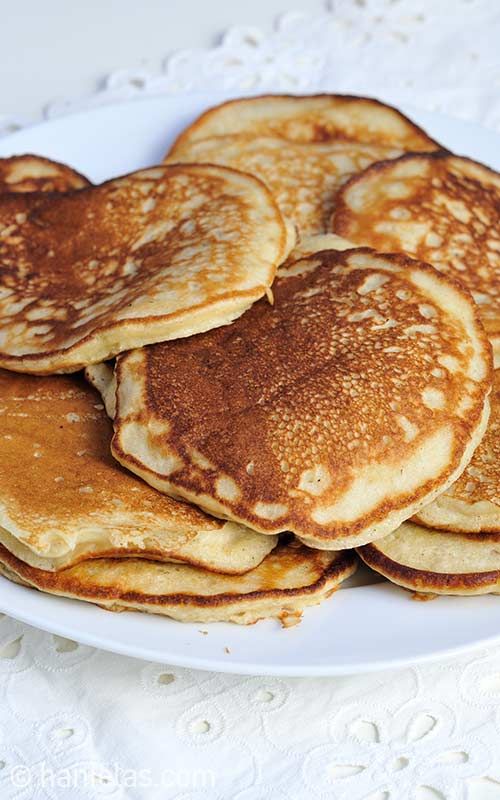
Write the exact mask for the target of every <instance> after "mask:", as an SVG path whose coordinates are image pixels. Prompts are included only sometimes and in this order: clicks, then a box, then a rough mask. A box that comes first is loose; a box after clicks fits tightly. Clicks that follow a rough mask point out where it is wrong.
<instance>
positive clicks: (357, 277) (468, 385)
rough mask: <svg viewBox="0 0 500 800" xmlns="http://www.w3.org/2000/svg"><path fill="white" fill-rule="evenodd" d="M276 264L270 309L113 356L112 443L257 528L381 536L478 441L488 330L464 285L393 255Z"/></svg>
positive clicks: (186, 491) (444, 480)
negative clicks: (115, 408) (115, 412)
mask: <svg viewBox="0 0 500 800" xmlns="http://www.w3.org/2000/svg"><path fill="white" fill-rule="evenodd" d="M279 274H280V277H279V278H278V280H277V281H276V282H275V284H274V286H273V292H274V296H275V303H274V307H270V306H269V304H268V303H267V301H262V302H259V303H257V304H256V305H255V306H254V307H253V308H252V309H251V310H250V311H249V312H248V313H247V314H245V315H244V316H243V317H241V318H240V319H239V320H238V321H237V322H235V323H234V324H233V325H232V326H230V327H227V328H221V329H218V330H217V331H212V332H210V333H207V334H203V335H200V336H195V337H191V338H189V339H186V340H183V341H177V342H175V343H165V344H159V345H155V346H153V347H149V348H146V349H143V350H141V351H138V350H137V351H134V352H131V353H129V354H127V355H125V356H123V357H121V358H120V360H119V363H118V368H117V378H118V392H117V397H118V415H117V418H116V419H115V437H114V440H113V448H114V453H115V455H116V456H117V458H118V459H119V460H120V461H121V462H122V463H124V464H126V465H127V466H129V468H131V469H132V470H133V471H136V472H138V474H140V475H141V476H142V477H144V478H145V479H146V480H148V481H150V482H151V483H152V484H153V485H154V486H156V487H157V488H160V489H161V490H162V491H165V492H167V493H169V494H172V495H174V496H175V495H178V496H183V497H186V498H188V499H190V500H192V501H194V502H196V503H197V504H198V505H200V506H202V507H204V508H206V509H210V511H211V513H215V514H216V515H219V516H227V517H228V518H232V519H236V520H240V521H243V520H244V521H245V522H246V524H248V525H249V526H250V527H253V528H255V529H256V530H261V531H263V532H267V533H271V532H277V531H283V530H292V531H293V532H295V533H296V534H297V535H298V536H300V537H301V538H302V539H303V540H304V541H306V543H308V544H309V543H312V544H314V545H316V546H320V547H321V546H323V547H327V548H329V547H333V548H341V547H342V546H349V545H351V544H352V542H353V541H356V542H358V543H359V542H360V541H361V540H363V539H364V541H367V540H370V538H376V537H377V536H380V535H383V533H384V531H387V527H388V526H389V529H391V528H390V526H391V525H392V526H393V527H396V525H397V524H399V523H398V522H397V521H396V523H395V522H394V521H395V520H397V519H399V520H400V521H401V518H405V517H404V515H405V514H406V516H410V514H411V513H413V512H412V511H411V510H410V509H411V507H412V506H418V505H419V504H420V505H421V504H422V503H423V502H424V501H425V498H426V497H429V496H430V495H432V494H433V493H434V494H435V493H437V492H438V491H440V489H444V488H446V485H449V483H450V482H451V480H452V479H453V476H455V477H456V475H457V470H459V471H460V470H461V469H463V466H465V464H464V463H463V459H464V457H467V458H470V455H471V454H472V453H471V448H473V447H474V446H475V445H477V443H478V440H479V438H480V436H481V435H482V432H483V430H484V424H485V415H484V405H485V396H486V394H487V392H488V391H489V388H490V380H491V378H490V353H489V346H488V343H487V341H486V338H485V336H484V332H483V331H482V329H481V328H480V326H479V324H478V322H477V319H476V312H475V308H474V306H473V304H472V303H471V301H470V298H468V296H467V295H466V294H465V293H464V292H463V291H462V290H460V289H459V288H458V287H456V286H455V285H453V284H450V283H449V282H448V281H446V280H445V279H444V278H443V276H440V275H439V273H437V272H436V271H435V270H433V269H432V268H431V267H426V266H424V265H421V264H419V263H417V262H414V261H412V260H410V259H406V258H404V257H402V256H388V257H387V256H378V255H377V254H375V253H372V252H371V251H369V250H362V249H361V250H347V251H344V252H342V253H338V252H334V251H328V252H322V253H319V254H315V255H313V256H311V257H310V258H309V259H305V260H303V261H300V262H296V263H295V264H293V263H292V264H289V265H288V266H287V268H284V269H283V268H282V269H280V273H279ZM469 336H470V337H471V338H470V340H469V339H468V337H469ZM428 502H430V500H428ZM415 510H417V509H416V508H415ZM346 543H347V545H346Z"/></svg>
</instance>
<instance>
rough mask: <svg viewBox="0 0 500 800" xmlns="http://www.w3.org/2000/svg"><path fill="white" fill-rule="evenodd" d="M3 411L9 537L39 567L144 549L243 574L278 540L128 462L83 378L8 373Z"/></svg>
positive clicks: (3, 495) (1, 480)
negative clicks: (143, 477)
mask: <svg viewBox="0 0 500 800" xmlns="http://www.w3.org/2000/svg"><path fill="white" fill-rule="evenodd" d="M0 411H1V413H0V445H1V458H0V526H1V527H0V542H1V543H2V544H4V545H5V546H6V547H7V548H8V549H9V550H11V551H12V552H13V553H15V554H16V556H18V557H19V558H20V559H22V560H23V561H26V562H28V563H29V564H31V565H32V566H35V567H40V568H41V569H46V570H57V569H61V568H62V567H64V566H67V565H69V564H73V563H75V562H77V561H80V560H82V559H88V558H96V557H100V556H140V557H144V558H149V559H158V560H160V561H170V560H174V561H186V562H188V563H192V564H197V565H201V566H203V567H206V568H208V569H214V570H217V571H220V572H228V573H240V572H244V571H245V570H248V569H251V568H252V567H254V566H256V565H257V564H258V563H259V562H260V561H261V560H262V559H263V558H264V557H265V556H266V555H267V554H268V553H269V551H270V550H271V549H272V547H274V545H275V544H276V539H274V540H271V541H270V540H269V538H268V537H267V536H262V535H261V534H258V533H254V532H253V531H249V530H247V529H246V528H243V527H242V526H240V525H235V524H234V523H228V524H224V523H223V522H221V521H220V520H217V519H214V518H213V517H209V516H207V515H206V514H203V513H202V512H201V511H199V510H198V509H196V508H193V507H192V506H189V505H187V504H185V503H179V502H177V501H175V500H171V499H170V498H168V497H165V496H164V495H162V494H160V493H159V492H157V491H155V490H154V489H151V487H150V486H148V485H147V484H145V483H144V482H143V481H139V480H137V479H136V478H135V477H134V476H133V475H131V474H130V473H128V472H126V471H125V470H124V469H122V468H121V467H120V466H119V464H117V462H116V461H115V460H114V459H113V457H112V456H111V453H110V440H111V435H112V426H111V423H110V421H109V420H108V418H107V416H106V413H105V411H104V408H103V405H102V403H101V398H100V397H99V396H98V395H97V393H96V392H95V391H94V390H93V389H92V388H91V387H90V386H88V385H87V384H86V383H85V382H84V381H83V380H82V379H81V378H77V377H74V376H68V377H62V376H50V377H44V378H37V377H33V376H26V375H16V374H14V373H9V372H6V371H4V370H0Z"/></svg>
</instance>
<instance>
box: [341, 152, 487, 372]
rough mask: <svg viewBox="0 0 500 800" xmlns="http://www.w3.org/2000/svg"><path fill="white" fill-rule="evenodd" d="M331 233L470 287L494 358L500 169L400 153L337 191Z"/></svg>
mask: <svg viewBox="0 0 500 800" xmlns="http://www.w3.org/2000/svg"><path fill="white" fill-rule="evenodd" d="M332 228H333V230H334V232H335V233H338V234H340V235H341V236H346V237H347V238H348V239H352V241H354V242H357V243H358V244H364V245H369V246H370V247H375V248H376V249H377V250H381V251H384V252H385V251H391V252H394V251H403V252H405V253H408V254H409V255H411V256H415V257H416V258H419V259H421V260H422V261H427V262H429V263H430V264H433V265H434V266H435V267H437V269H439V270H441V271H443V272H445V273H447V274H448V275H451V276H452V277H454V278H457V279H458V280H459V281H460V282H461V283H462V284H464V286H466V287H467V289H469V290H470V291H471V293H472V296H473V297H474V300H475V301H476V303H477V304H478V306H479V309H480V313H481V319H482V321H483V324H484V326H485V328H486V331H487V333H488V335H489V337H490V339H491V340H492V343H493V347H494V351H495V354H496V357H497V358H500V174H499V173H498V172H494V170H492V169H489V168H488V167H485V166H484V165H483V164H478V163H476V162H475V161H471V160H470V159H468V158H460V157H457V156H452V155H447V154H446V153H434V154H432V153H431V154H418V155H405V156H402V157H401V158H399V159H398V160H396V161H391V162H385V163H380V164H376V165H374V166H372V167H369V168H368V169H367V170H366V171H365V172H363V173H361V174H360V175H358V176H356V177H354V178H353V179H352V180H351V181H350V182H349V183H347V184H346V185H345V186H344V188H343V189H342V190H341V192H340V193H339V195H338V197H337V203H336V210H335V214H334V217H333V221H332Z"/></svg>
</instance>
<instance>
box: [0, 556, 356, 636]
mask: <svg viewBox="0 0 500 800" xmlns="http://www.w3.org/2000/svg"><path fill="white" fill-rule="evenodd" d="M356 566H357V561H356V556H355V554H354V553H353V552H352V551H346V552H343V553H326V552H319V551H314V550H310V549H309V548H307V547H304V546H301V545H298V544H297V543H296V542H289V543H282V544H280V545H278V547H277V548H276V550H275V551H273V552H272V553H270V554H269V555H268V556H267V558H265V559H264V561H263V562H262V563H261V564H260V565H259V566H258V567H255V569H252V570H251V571H250V572H247V573H246V574H245V575H241V576H229V575H218V574H216V573H214V572H208V571H206V570H203V569H198V568H196V567H191V566H188V565H185V564H182V565H181V564H159V563H155V562H152V561H147V560H145V559H134V558H127V559H95V560H93V561H85V562H82V563H80V564H77V565H76V566H74V567H71V568H70V569H65V570H62V571H60V572H45V571H43V570H40V569H35V568H34V567H30V566H28V565H27V564H25V563H24V562H22V561H20V560H19V559H17V558H16V557H15V556H13V555H12V554H11V553H10V552H9V551H8V550H7V549H6V548H5V547H2V546H1V545H0V571H3V574H4V575H5V577H7V578H9V579H10V580H13V581H15V582H17V583H23V584H27V585H29V586H33V587H35V588H37V589H40V590H41V591H43V592H48V593H49V594H57V595H63V596H65V597H72V598H75V599H79V600H86V601H88V602H92V603H97V604H98V605H100V606H103V607H104V608H108V609H109V610H111V611H124V610H135V611H148V612H150V613H153V614H164V615H165V616H168V617H173V618H174V619H177V620H180V621H182V622H224V621H225V622H237V623H239V624H243V625H250V624H252V623H254V622H257V621H258V620H260V619H263V618H264V617H277V618H279V619H281V620H282V622H283V624H284V625H290V624H293V623H295V622H298V621H299V620H300V616H301V613H302V610H303V609H304V608H306V607H307V606H311V605H316V604H317V603H319V602H320V601H321V600H322V599H324V598H327V597H329V596H330V595H331V594H332V592H334V591H335V589H337V587H338V586H339V584H340V583H342V581H343V580H345V579H346V578H348V577H349V576H350V575H352V574H353V573H354V572H355V571H356Z"/></svg>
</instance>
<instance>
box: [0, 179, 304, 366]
mask: <svg viewBox="0 0 500 800" xmlns="http://www.w3.org/2000/svg"><path fill="white" fill-rule="evenodd" d="M0 228H3V231H2V234H1V237H2V238H1V247H0V274H1V279H0V366H3V367H7V368H8V369H12V370H16V371H19V372H33V373H50V372H62V371H67V372H71V371H75V370H77V369H79V368H80V367H82V366H87V365H88V364H92V363H97V362H99V361H103V360H105V359H107V358H110V357H111V356H113V355H115V354H116V353H118V352H122V351H124V350H127V349H130V348H133V347H138V346H141V345H143V344H147V343H149V342H154V341H165V340H166V339H172V338H177V337H181V336H189V335H191V334H193V333H197V332H200V331H203V330H207V329H210V328H212V327H215V326H217V325H225V324H228V323H230V322H231V321H232V320H233V319H235V318H236V317H238V316H239V315H240V314H242V313H243V311H245V310H246V309H247V308H248V307H249V306H250V305H251V304H252V303H253V302H254V301H255V300H257V299H259V298H260V297H262V296H263V295H264V294H265V293H266V292H269V287H270V285H271V283H272V281H273V278H274V274H275V270H276V267H277V265H278V264H279V263H281V261H283V260H284V258H285V257H286V255H287V254H288V249H287V248H289V247H290V245H291V242H290V240H289V231H288V230H287V228H286V226H285V223H284V221H283V218H282V216H281V214H280V212H279V209H278V208H277V206H276V204H275V202H274V200H273V199H272V197H271V195H270V193H269V191H268V189H266V187H265V186H264V185H263V184H262V183H261V182H260V181H258V180H257V179H256V178H253V177H252V176H250V175H243V174H242V173H237V172H235V171H233V170H228V169H225V168H223V167H216V166H207V165H182V166H179V167H175V166H170V167H167V166H164V167H153V168H151V169H148V170H142V171H140V172H136V173H133V174H131V175H128V176H125V177H123V178H117V179H115V180H112V181H108V182H107V183H103V184H101V185H100V186H92V187H90V188H87V189H82V190H81V191H79V192H74V193H71V194H68V195H63V194H61V195H53V194H52V195H50V196H47V197H46V199H44V200H43V201H41V200H40V194H32V195H30V194H18V195H4V196H0Z"/></svg>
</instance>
